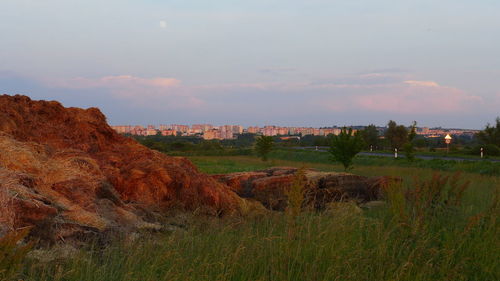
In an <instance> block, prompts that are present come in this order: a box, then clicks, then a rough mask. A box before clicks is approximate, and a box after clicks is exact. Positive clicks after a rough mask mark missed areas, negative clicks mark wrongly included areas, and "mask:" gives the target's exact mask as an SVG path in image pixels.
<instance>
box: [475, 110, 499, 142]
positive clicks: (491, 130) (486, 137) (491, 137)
mask: <svg viewBox="0 0 500 281" xmlns="http://www.w3.org/2000/svg"><path fill="white" fill-rule="evenodd" d="M476 136H477V138H478V139H479V140H480V141H481V142H482V143H483V144H492V145H496V146H498V147H500V117H497V119H496V125H495V126H491V125H490V124H489V123H488V125H486V128H484V130H482V131H481V132H479V133H477V135H476Z"/></svg>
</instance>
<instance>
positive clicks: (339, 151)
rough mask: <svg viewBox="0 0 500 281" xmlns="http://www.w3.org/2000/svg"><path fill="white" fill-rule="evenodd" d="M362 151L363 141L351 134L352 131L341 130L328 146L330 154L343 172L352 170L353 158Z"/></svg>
mask: <svg viewBox="0 0 500 281" xmlns="http://www.w3.org/2000/svg"><path fill="white" fill-rule="evenodd" d="M362 149H363V140H362V138H361V137H360V136H359V135H358V134H355V135H353V134H352V129H351V128H349V130H347V129H346V128H343V129H342V131H341V132H340V134H339V135H338V136H333V137H332V140H331V144H330V149H329V150H328V152H330V153H331V154H332V156H333V159H334V160H335V161H338V162H340V163H342V165H343V166H344V170H346V171H347V170H349V169H351V168H352V162H353V159H354V156H356V154H358V153H359V152H361V150H362Z"/></svg>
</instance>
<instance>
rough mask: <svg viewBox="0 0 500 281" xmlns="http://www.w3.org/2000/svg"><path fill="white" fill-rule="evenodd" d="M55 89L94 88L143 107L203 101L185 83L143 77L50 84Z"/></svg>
mask: <svg viewBox="0 0 500 281" xmlns="http://www.w3.org/2000/svg"><path fill="white" fill-rule="evenodd" d="M48 85H50V86H51V87H53V88H66V89H94V90H100V91H102V92H103V94H107V95H111V96H113V97H114V98H117V99H122V100H123V99H125V100H129V101H132V102H134V103H136V104H137V105H141V106H143V107H150V108H157V107H164V108H170V107H174V106H175V107H181V108H192V107H198V106H201V105H202V104H203V101H202V100H201V99H199V98H197V97H195V96H192V95H190V93H189V92H188V91H187V88H186V87H182V86H181V81H180V80H178V79H175V78H167V77H156V78H142V77H136V76H132V75H118V76H105V77H101V78H83V77H78V78H73V79H61V80H52V81H48Z"/></svg>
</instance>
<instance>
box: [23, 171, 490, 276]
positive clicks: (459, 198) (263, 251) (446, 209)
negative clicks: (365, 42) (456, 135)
mask: <svg viewBox="0 0 500 281" xmlns="http://www.w3.org/2000/svg"><path fill="white" fill-rule="evenodd" d="M299 180H300V178H297V185H299V184H300V183H299ZM489 184H490V185H489V188H490V189H489V190H488V189H485V190H481V191H484V192H485V193H488V191H490V192H491V191H493V193H488V197H487V198H488V199H487V200H485V201H483V202H481V208H477V209H474V208H470V204H471V202H472V201H470V200H469V198H468V194H469V193H468V192H469V191H471V190H473V191H474V189H476V190H475V191H476V192H477V191H479V190H477V188H481V186H476V184H475V183H474V182H472V183H471V184H470V185H468V184H467V183H466V181H465V180H462V179H461V178H460V177H458V176H454V177H453V176H446V175H433V176H430V177H429V176H427V177H426V178H425V179H423V178H421V177H420V178H419V180H418V181H412V183H411V184H409V185H408V187H405V186H397V185H394V186H391V187H390V188H388V189H387V195H386V196H387V204H385V205H383V206H379V207H377V208H374V209H370V210H368V211H366V210H362V209H360V208H359V207H358V206H356V205H355V204H354V203H334V204H331V205H330V206H329V208H328V209H327V211H325V212H322V213H316V212H305V213H295V214H294V216H295V217H294V223H290V221H289V219H287V218H288V217H289V214H288V215H286V214H282V213H273V214H269V215H266V216H261V217H255V218H227V219H224V220H220V219H210V218H204V219H195V220H194V221H192V222H191V223H190V224H189V225H190V226H189V227H188V228H187V229H186V230H178V231H175V232H173V233H171V234H158V235H152V236H148V237H143V238H141V239H140V240H136V241H134V242H125V241H122V242H116V243H115V244H113V245H111V246H109V247H106V248H105V249H97V248H94V249H92V248H89V249H83V250H81V251H80V254H79V255H76V256H74V257H72V258H70V259H65V260H57V261H52V262H48V263H45V264H41V263H40V262H38V261H35V260H27V261H26V262H25V267H24V271H23V272H22V273H21V274H20V275H19V276H18V278H21V279H22V280H217V281H223V280H370V281H372V280H453V281H455V280H478V281H480V280H500V268H499V263H498V260H500V252H499V251H498V248H499V247H498V246H499V242H498V237H499V224H498V220H497V218H498V214H499V213H500V212H499V211H500V209H499V201H498V193H499V187H498V185H497V184H498V181H495V180H493V181H491V180H490V181H489ZM297 190H298V191H300V188H298V189H297ZM297 190H296V191H297ZM291 192H294V191H291ZM494 194H496V196H494ZM297 195H300V192H298V193H297ZM297 198H298V200H297V202H298V201H299V199H300V196H297Z"/></svg>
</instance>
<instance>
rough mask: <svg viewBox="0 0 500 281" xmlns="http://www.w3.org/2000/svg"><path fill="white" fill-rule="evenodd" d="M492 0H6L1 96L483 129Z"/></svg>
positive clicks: (198, 113) (240, 117)
mask: <svg viewBox="0 0 500 281" xmlns="http://www.w3.org/2000/svg"><path fill="white" fill-rule="evenodd" d="M499 14H500V1H493V0H478V1H470V0H469V1H465V0H453V1H452V0H439V1H435V0H434V1H430V0H413V1H409V0H406V1H404V0H379V1H373V0H371V1H369V0H342V1H335V0H329V1H327V0H303V1H297V0H252V1H238V0H231V1H229V0H217V1H208V0H204V1H189V0H184V1H159V0H156V1H155V0H147V1H139V0H137V1H131V0H107V1H102V0H101V1H96V0H87V1H72V0H44V1H39V0H38V1H35V0H2V1H1V2H0V38H2V40H1V41H0V93H9V94H13V93H24V94H27V95H30V96H32V97H33V98H36V99H57V100H60V101H62V102H63V103H64V104H65V105H68V106H81V107H87V106H98V107H100V108H101V109H102V110H103V112H104V113H105V114H106V115H107V116H108V119H109V120H110V122H111V123H113V124H118V123H155V124H158V123H169V122H177V123H178V122H182V123H195V122H212V123H217V124H221V123H239V124H243V125H251V124H258V125H264V124H277V125H310V126H325V125H334V124H336V125H349V124H368V123H371V122H374V123H376V124H378V125H382V124H384V123H386V121H387V120H389V119H395V120H397V121H399V122H403V123H408V124H409V123H410V122H411V121H412V120H417V121H418V122H419V123H420V124H422V125H428V126H445V127H471V128H481V127H483V126H484V125H485V124H486V123H487V122H492V121H493V120H494V118H495V117H496V116H497V115H500V84H499V82H498V81H499V77H500V36H499V34H500V17H499V16H498V15H499Z"/></svg>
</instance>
